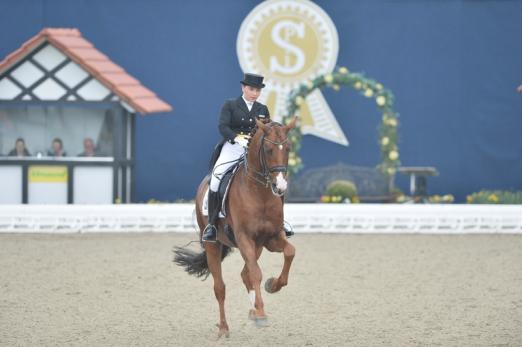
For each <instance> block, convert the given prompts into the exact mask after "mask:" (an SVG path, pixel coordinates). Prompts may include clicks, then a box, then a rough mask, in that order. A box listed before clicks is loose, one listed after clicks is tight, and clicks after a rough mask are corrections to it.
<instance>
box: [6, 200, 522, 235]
mask: <svg viewBox="0 0 522 347" xmlns="http://www.w3.org/2000/svg"><path fill="white" fill-rule="evenodd" d="M285 219H286V220H287V221H288V222H290V224H292V226H293V227H294V230H295V231H296V232H297V233H309V232H317V233H321V232H323V233H324V232H326V233H522V205H456V204H455V205H451V204H450V205H411V204H402V205H395V204H353V205H349V204H287V205H285ZM195 231H196V223H195V216H194V206H193V205H191V204H157V205H140V204H132V205H0V232H10V233H12V232H29V233H41V232H45V233H75V232H80V233H85V232H195Z"/></svg>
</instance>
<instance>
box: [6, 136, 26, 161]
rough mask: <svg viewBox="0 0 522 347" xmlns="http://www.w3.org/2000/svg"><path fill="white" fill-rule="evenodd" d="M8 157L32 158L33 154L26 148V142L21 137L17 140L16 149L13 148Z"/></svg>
mask: <svg viewBox="0 0 522 347" xmlns="http://www.w3.org/2000/svg"><path fill="white" fill-rule="evenodd" d="M8 156H10V157H30V156H31V153H29V151H28V150H27V148H25V141H24V139H23V138H21V137H19V138H17V139H16V142H15V148H13V149H12V150H11V151H10V152H9V154H8Z"/></svg>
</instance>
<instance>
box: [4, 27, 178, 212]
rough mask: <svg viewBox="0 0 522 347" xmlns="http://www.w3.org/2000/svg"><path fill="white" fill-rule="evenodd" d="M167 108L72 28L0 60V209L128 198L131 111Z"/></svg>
mask: <svg viewBox="0 0 522 347" xmlns="http://www.w3.org/2000/svg"><path fill="white" fill-rule="evenodd" d="M170 110H171V107H170V105H168V104H167V103H165V102H164V101H162V100H160V99H159V98H158V97H157V96H156V95H155V94H154V93H153V92H151V91H150V90H149V89H147V88H145V87H144V86H142V85H141V84H140V83H139V81H138V80H136V79H135V78H133V77H131V76H130V75H128V74H127V73H126V72H125V70H123V69H122V68H121V67H120V66H118V65H116V64H114V63H113V62H112V61H110V59H109V58H108V57H107V56H105V55H104V54H103V53H101V52H99V51H98V50H96V48H94V46H93V45H92V44H91V43H90V42H88V41H87V40H85V39H84V38H83V37H82V36H81V34H80V32H79V31H78V30H76V29H44V30H42V31H41V32H40V33H39V34H37V35H36V36H35V37H33V38H31V39H30V40H29V41H27V42H26V43H25V44H24V45H23V46H22V47H21V48H20V49H18V50H16V51H15V52H13V53H11V54H10V55H9V56H7V57H6V58H5V59H4V60H3V61H2V62H0V192H1V194H0V204H111V203H115V202H122V203H128V202H132V201H133V193H134V184H133V182H134V181H133V164H134V153H135V151H134V134H135V118H136V114H137V113H140V114H144V115H145V114H150V113H155V112H168V111H170Z"/></svg>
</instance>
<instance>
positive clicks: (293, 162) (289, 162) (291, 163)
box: [288, 158, 297, 166]
mask: <svg viewBox="0 0 522 347" xmlns="http://www.w3.org/2000/svg"><path fill="white" fill-rule="evenodd" d="M295 164H297V161H296V160H295V159H294V158H289V159H288V165H290V166H295Z"/></svg>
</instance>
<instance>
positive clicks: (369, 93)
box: [364, 89, 373, 98]
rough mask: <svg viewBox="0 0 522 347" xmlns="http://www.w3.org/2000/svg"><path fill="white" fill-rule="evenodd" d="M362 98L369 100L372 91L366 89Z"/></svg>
mask: <svg viewBox="0 0 522 347" xmlns="http://www.w3.org/2000/svg"><path fill="white" fill-rule="evenodd" d="M364 96H366V97H367V98H371V97H372V96H373V90H371V89H366V90H365V91H364Z"/></svg>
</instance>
